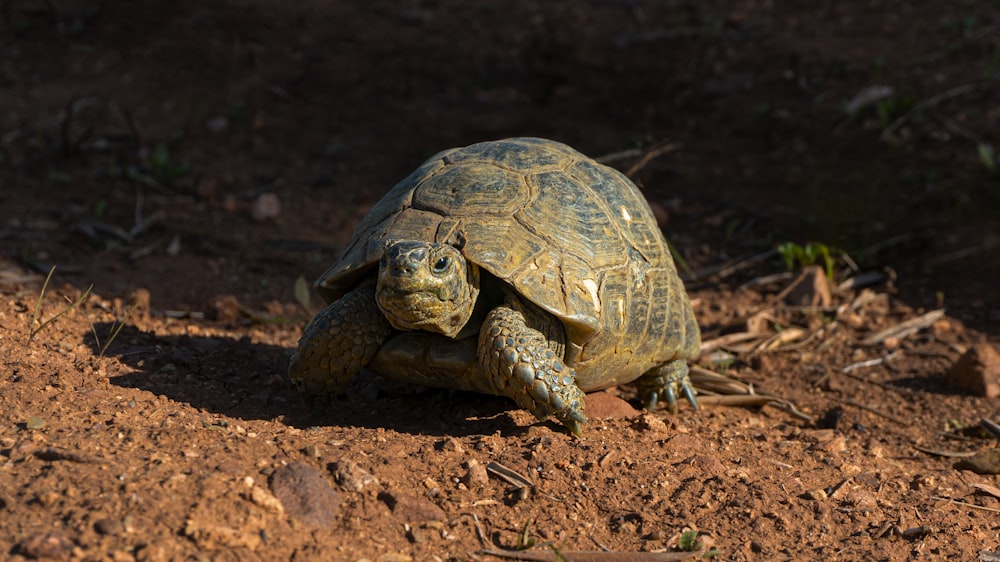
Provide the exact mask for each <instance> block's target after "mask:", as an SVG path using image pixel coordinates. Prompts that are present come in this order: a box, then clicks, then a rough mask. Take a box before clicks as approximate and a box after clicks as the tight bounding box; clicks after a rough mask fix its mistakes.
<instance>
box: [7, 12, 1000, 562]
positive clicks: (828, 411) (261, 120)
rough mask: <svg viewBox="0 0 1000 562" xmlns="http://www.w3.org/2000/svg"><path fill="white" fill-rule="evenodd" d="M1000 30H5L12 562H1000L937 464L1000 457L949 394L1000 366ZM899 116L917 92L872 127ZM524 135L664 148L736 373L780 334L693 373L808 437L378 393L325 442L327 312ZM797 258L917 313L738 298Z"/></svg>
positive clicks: (515, 17) (574, 23) (676, 17)
mask: <svg viewBox="0 0 1000 562" xmlns="http://www.w3.org/2000/svg"><path fill="white" fill-rule="evenodd" d="M992 8H995V6H992V5H990V3H985V2H982V3H951V4H948V7H945V4H944V3H941V2H931V1H929V0H928V1H923V0H921V1H916V2H903V3H901V2H879V1H876V2H869V3H865V4H864V5H863V6H862V5H861V4H859V3H843V2H829V3H822V2H821V3H816V2H784V3H772V2H752V1H743V2H716V1H708V2H652V1H647V0H635V1H621V2H617V1H596V0H594V1H586V2H532V1H516V2H511V1H501V0H497V1H486V2H465V1H460V0H425V1H419V0H413V1H407V2H378V1H373V2H367V3H357V2H353V3H352V2H339V3H338V2H299V3H286V2H274V1H269V0H261V1H258V2H236V1H230V2H224V3H203V2H184V1H181V2H177V1H174V2H155V1H147V2H103V3H101V2H82V1H81V2H70V1H65V2H64V1H54V2H36V1H32V0H21V1H19V0H11V1H8V2H0V16H2V18H0V45H2V56H0V61H2V62H0V185H2V189H0V219H2V222H0V264H2V266H3V267H2V268H0V295H2V305H0V356H2V358H3V365H4V369H3V372H2V373H0V375H2V376H0V558H10V559H13V560H19V559H22V558H24V557H44V556H50V557H52V558H56V559H74V560H76V559H80V560H104V559H112V560H132V559H137V560H188V559H191V560H205V559H210V560H247V559H249V560H252V559H261V560H285V559H295V560H348V561H351V560H359V559H364V558H367V559H370V560H383V561H391V560H410V559H412V560H452V559H454V560H467V559H477V557H478V559H483V560H486V559H494V558H492V557H491V556H489V555H486V554H481V553H480V551H481V550H482V549H484V548H492V549H499V548H507V549H509V548H514V547H516V546H517V545H518V542H519V537H521V536H522V534H526V535H527V536H528V537H529V538H531V539H533V540H535V541H536V542H537V546H542V545H544V544H546V543H547V544H549V545H551V547H554V548H556V549H558V550H560V551H562V552H564V553H567V552H569V551H602V550H604V549H610V550H612V551H657V550H664V549H665V550H668V551H676V550H678V549H679V547H680V542H681V533H682V531H684V530H696V531H697V532H698V533H699V539H700V540H701V542H702V545H701V546H702V548H703V549H706V550H705V551H706V552H712V553H714V554H715V556H716V558H717V559H723V560H744V559H781V558H789V559H824V560H826V559H831V560H835V559H844V560H859V559H865V560H875V559H881V560H903V559H909V558H921V557H923V558H935V559H936V558H953V559H960V560H969V559H973V558H975V557H976V555H977V553H978V552H980V551H981V550H991V551H992V550H997V549H1000V533H998V531H997V525H996V522H995V521H996V513H995V512H996V510H997V509H998V508H1000V499H998V498H997V494H1000V491H997V490H996V489H995V488H992V489H991V488H989V487H985V488H984V487H983V486H984V485H987V486H996V485H997V477H996V476H993V475H978V474H975V473H973V472H970V471H965V470H958V469H955V468H953V465H954V463H955V461H956V459H955V458H952V457H947V456H939V455H934V454H929V453H926V452H923V451H921V450H918V449H915V448H914V447H913V446H914V445H919V446H921V447H925V448H930V449H937V450H963V451H972V450H985V449H989V448H990V447H991V446H992V445H993V444H994V442H993V441H991V440H987V439H986V438H984V437H983V436H982V435H981V433H980V432H975V431H971V430H970V429H969V428H972V429H974V428H975V427H977V426H978V425H979V423H980V419H981V418H993V417H994V416H995V415H996V409H997V407H996V404H995V402H994V400H991V399H988V398H985V397H978V396H973V395H970V394H967V393H965V392H963V391H960V390H956V389H955V388H954V387H953V386H952V385H950V384H949V383H948V379H947V377H946V374H947V372H948V370H949V369H950V368H951V366H952V365H953V364H954V363H955V362H956V361H957V359H958V357H959V356H960V355H961V354H962V353H963V352H964V351H965V350H966V349H968V348H970V347H972V346H973V345H975V344H979V343H983V342H993V343H994V344H995V343H996V342H997V341H998V339H1000V307H998V305H997V303H998V302H1000V266H998V265H997V264H998V263H1000V260H998V259H997V258H998V257H1000V255H998V254H1000V251H998V248H1000V228H998V222H1000V221H998V219H997V216H998V215H997V213H996V208H997V205H998V204H1000V175H998V172H997V171H996V170H995V169H994V170H991V169H990V166H988V165H987V164H988V160H989V159H988V158H983V157H981V156H980V153H983V155H984V156H985V155H986V153H987V152H988V149H987V148H986V147H988V146H990V145H992V146H994V147H996V152H997V153H1000V137H998V136H997V131H1000V96H998V92H1000V87H998V84H997V80H996V78H997V72H998V62H997V61H998V60H1000V58H998V57H1000V18H998V13H997V11H996V10H995V9H992ZM873 86H891V87H892V88H893V92H894V93H893V94H892V95H890V96H889V97H887V98H885V99H883V100H882V101H881V102H880V103H878V102H877V103H873V104H870V105H868V106H865V107H862V108H860V109H859V110H857V111H856V112H854V113H849V112H848V111H847V110H846V108H847V107H848V104H849V102H850V101H851V100H852V99H854V98H855V96H857V95H858V94H860V93H863V92H866V91H867V92H872V91H874V90H871V89H870V88H871V87H873ZM511 135H535V136H545V137H551V138H555V139H558V140H562V141H565V142H568V143H570V144H572V145H573V146H575V147H577V148H579V149H580V150H582V151H583V152H585V153H588V154H591V155H595V156H600V155H609V154H612V155H613V154H615V153H620V152H621V151H623V150H626V149H638V152H636V153H634V154H631V155H628V154H627V155H626V156H625V157H622V158H617V159H615V158H612V160H613V163H614V165H616V166H619V167H621V168H622V169H624V170H629V169H630V168H632V167H635V170H634V171H633V176H634V178H635V179H636V180H637V181H638V182H640V183H641V184H642V185H644V186H645V190H646V193H647V194H648V198H649V199H650V201H651V202H652V203H653V205H654V207H656V209H657V211H658V212H659V214H660V216H661V219H662V225H663V227H664V229H665V231H666V232H667V233H668V235H669V237H670V239H671V241H672V243H673V244H674V245H675V246H676V247H677V249H678V252H679V253H680V255H682V256H683V257H684V259H685V261H686V262H687V264H688V265H689V266H690V268H691V269H692V270H693V271H694V272H696V273H698V275H690V274H689V275H688V276H687V284H688V288H689V289H690V291H691V296H692V298H693V299H695V302H696V312H697V313H698V316H699V321H700V323H701V325H702V329H703V331H704V339H705V340H707V341H710V340H715V339H717V338H719V337H720V336H723V335H725V334H729V333H732V332H739V331H744V330H747V326H748V321H749V325H750V328H751V329H753V330H755V331H756V332H755V333H756V338H755V339H754V340H751V341H749V342H742V343H732V344H730V345H729V346H728V347H727V350H728V351H727V352H726V353H727V354H726V355H724V356H720V355H719V354H718V353H715V354H712V355H709V354H705V355H704V356H703V357H702V358H701V359H700V360H699V363H700V364H702V365H704V366H706V367H710V368H712V369H714V370H716V371H724V372H725V373H726V374H727V375H728V376H731V377H734V378H736V379H738V380H740V381H743V382H744V383H747V384H752V385H753V387H754V388H756V389H758V390H761V391H766V392H769V393H772V394H774V395H777V396H780V397H782V398H785V399H787V400H789V401H791V402H792V403H794V404H795V405H797V407H798V408H799V410H801V411H802V412H804V413H805V414H807V415H808V416H809V418H810V419H805V418H803V417H801V416H796V415H794V414H793V413H790V412H789V411H787V410H784V409H781V408H777V407H772V406H766V407H753V408H749V407H728V406H719V405H708V406H706V407H705V408H704V410H703V411H701V412H697V413H696V412H692V411H691V410H690V408H685V409H682V411H681V413H680V415H678V416H674V417H671V416H669V415H667V414H666V413H665V412H663V411H660V410H657V411H655V412H652V413H645V414H641V415H639V416H636V417H628V416H627V415H626V414H628V411H627V409H623V408H621V407H620V403H616V402H615V400H614V399H613V398H608V397H607V396H603V397H598V398H596V399H595V400H597V401H600V402H602V403H603V404H604V405H605V406H608V407H610V408H611V412H612V417H610V418H608V419H596V417H595V419H593V420H592V421H591V423H590V424H589V426H588V428H587V429H586V433H585V436H584V437H583V438H582V439H574V438H572V437H571V436H570V435H568V434H567V433H566V432H565V431H563V430H562V429H561V428H560V427H558V426H557V425H555V424H553V423H550V422H546V423H539V422H537V421H535V420H534V419H533V418H531V416H530V415H528V414H527V413H526V412H524V411H520V410H516V409H514V407H513V405H512V404H511V403H509V402H507V401H505V400H502V399H498V398H494V397H489V396H480V395H472V394H463V393H456V392H448V391H439V390H430V389H420V388H414V387H408V386H403V385H398V384H392V383H389V382H386V381H383V380H381V379H378V378H377V377H375V376H368V377H365V378H364V379H363V380H359V381H357V384H355V385H354V389H353V392H352V398H351V400H349V401H346V402H344V403H343V404H340V405H338V406H337V407H336V408H335V409H334V410H335V411H330V412H326V413H325V414H323V415H309V414H306V413H305V412H304V408H303V404H302V402H301V400H300V399H299V397H298V396H297V395H296V393H295V392H294V390H293V389H292V388H291V387H290V385H289V383H288V381H287V379H286V377H285V374H284V366H285V364H286V362H287V358H288V355H289V353H290V350H291V348H292V347H293V346H294V345H295V342H296V341H297V338H298V336H299V334H300V332H301V326H302V325H303V324H304V322H305V321H306V320H307V319H308V316H309V312H307V311H306V310H305V309H304V308H303V306H302V305H301V304H300V303H299V302H297V300H296V298H295V289H294V287H295V285H296V283H295V282H296V279H298V278H299V277H303V278H305V279H308V280H312V279H314V278H315V277H316V276H317V275H318V274H319V273H321V272H322V271H323V269H324V268H325V267H327V266H328V265H329V264H330V263H332V262H333V260H335V259H336V257H337V256H338V255H339V251H340V249H341V248H342V245H343V243H344V242H345V241H346V239H347V237H349V236H350V234H351V232H352V230H353V227H354V225H355V224H356V223H357V221H358V220H359V218H360V217H361V216H363V215H364V213H365V211H366V209H367V208H368V207H369V206H370V205H371V204H372V203H373V202H374V201H376V200H377V199H378V198H379V197H380V196H381V194H383V193H384V192H385V191H387V190H388V188H389V187H391V186H392V184H393V183H394V182H395V181H397V180H398V179H400V178H402V177H403V176H404V175H405V174H406V173H408V172H409V171H410V170H411V169H412V168H414V167H415V166H416V165H417V164H418V163H419V162H420V161H421V160H422V159H423V158H425V157H427V156H428V155H430V154H432V153H434V152H436V151H437V150H439V149H442V148H446V147H451V146H458V145H464V144H468V143H470V142H474V141H478V140H486V139H492V138H500V137H505V136H511ZM668 145H672V146H669V147H668ZM663 147H668V148H667V149H665V150H662V151H660V150H658V149H660V148H663ZM643 154H646V155H649V156H655V157H651V158H649V159H646V160H643V159H642V155H643ZM785 240H793V241H796V242H798V243H805V242H808V241H810V240H818V241H820V242H823V243H825V244H826V245H827V246H829V247H831V248H836V249H838V250H843V251H846V252H847V254H848V255H849V256H851V258H853V259H852V260H850V261H848V260H845V259H842V258H839V256H840V255H841V254H840V253H839V252H835V253H834V255H835V256H838V260H837V265H838V270H837V272H836V278H837V280H838V281H840V280H842V279H846V278H849V277H852V276H855V273H854V272H853V271H852V270H851V268H850V267H849V265H850V264H852V263H856V264H857V266H858V268H859V271H861V272H872V271H874V272H883V273H885V274H886V277H885V279H883V280H882V281H880V282H879V283H877V284H876V285H873V286H871V287H869V288H868V290H869V291H870V292H864V291H863V290H861V289H848V290H844V291H839V292H835V293H834V295H833V301H832V303H831V304H830V305H829V306H827V307H821V308H808V307H807V308H803V307H799V306H790V305H788V304H787V301H785V300H782V299H779V298H778V293H779V292H780V291H781V289H782V288H783V287H784V286H785V285H786V284H787V282H788V279H787V278H783V279H778V280H776V281H771V282H765V283H760V282H755V283H750V282H752V281H754V280H758V281H759V280H760V279H761V278H762V277H764V276H769V275H772V274H778V273H782V272H784V271H785V264H784V263H783V262H782V261H781V259H780V258H778V257H776V256H773V255H772V256H770V257H768V258H765V259H762V260H759V261H756V262H753V263H751V264H745V265H746V266H745V267H741V268H729V269H723V270H719V269H717V268H715V266H719V265H724V264H732V263H744V262H742V261H741V260H745V259H747V258H749V257H752V256H755V255H758V254H760V253H762V252H766V251H768V250H770V249H773V248H775V247H776V246H777V245H778V244H779V243H781V242H783V241H785ZM53 265H56V266H57V268H56V270H55V275H54V277H53V279H52V281H51V283H50V284H49V287H48V290H47V291H46V292H45V295H44V298H42V299H40V300H39V292H40V287H41V284H42V279H43V278H44V275H45V273H47V272H48V271H49V269H50V267H51V266H53ZM748 283H750V284H748ZM91 284H93V292H92V293H91V294H90V295H88V296H86V297H85V298H83V299H82V303H81V304H80V305H79V306H78V307H76V308H74V309H73V310H71V311H69V312H68V313H66V314H64V315H62V316H60V317H58V318H57V319H56V320H54V321H52V322H51V323H48V324H46V325H45V326H44V327H42V328H41V329H38V326H39V325H40V324H41V323H42V322H44V321H46V320H48V319H50V318H52V317H53V315H55V314H56V313H58V312H59V311H61V310H65V309H67V308H69V304H70V302H72V301H73V300H74V299H76V298H77V297H79V296H80V295H81V294H82V293H83V291H84V290H85V289H86V288H87V287H88V286H90V285H91ZM137 297H138V298H139V303H140V304H139V306H138V307H136V308H134V309H132V308H131V304H132V303H133V302H134V301H135V299H136V298H137ZM314 300H315V299H314ZM39 302H40V304H41V313H40V314H39V318H38V320H37V321H36V322H35V323H34V324H32V318H33V316H34V311H35V308H36V304H37V303H39ZM312 306H313V307H315V306H316V304H315V303H314V304H313V305H312ZM939 307H944V308H945V309H946V311H947V316H945V317H944V318H942V319H939V320H937V321H936V322H933V323H932V324H930V325H929V326H927V327H925V328H923V329H921V330H919V331H917V332H916V333H914V334H911V335H908V336H904V337H898V338H890V339H888V340H884V341H882V342H880V343H876V344H870V345H866V344H863V343H862V341H863V340H864V339H865V338H866V337H868V336H870V335H871V334H873V333H875V332H876V331H878V330H881V329H884V328H887V327H890V326H892V325H895V324H898V323H900V322H903V321H905V320H909V319H912V318H915V317H918V316H919V315H921V314H924V313H927V312H928V311H931V310H934V309H937V308H939ZM130 310H131V313H129V311H130ZM123 320H124V327H123V328H121V329H120V331H117V332H116V330H117V329H118V328H119V327H120V326H121V322H122V321H123ZM33 326H34V329H33ZM799 329H800V330H801V331H799ZM32 332H34V334H33V337H31V336H32ZM779 333H780V334H781V335H783V337H784V338H785V339H784V340H780V341H778V342H777V343H774V344H773V345H772V344H771V343H770V342H771V341H772V340H767V339H765V338H768V337H770V336H774V335H778V334H779ZM878 359H882V361H881V362H873V363H870V364H864V365H867V366H858V365H859V364H862V362H864V361H868V360H878ZM848 366H854V368H853V369H852V370H849V372H847V373H845V372H844V369H845V367H848ZM618 392H620V396H621V397H624V398H625V399H631V398H632V396H631V395H630V394H629V392H630V391H629V389H621V390H620V391H618ZM594 411H596V406H595V408H594ZM592 417H594V416H592ZM963 428H966V429H963ZM490 463H498V464H499V465H503V466H505V467H507V468H508V469H510V470H512V471H514V472H516V473H518V474H520V475H521V476H522V477H524V478H527V479H528V480H529V481H530V482H531V483H532V485H531V486H530V487H528V488H524V489H519V488H518V487H517V486H515V485H512V484H510V483H508V482H506V481H504V480H502V479H500V478H499V477H497V476H496V475H495V474H493V473H484V472H483V471H482V467H485V466H487V465H489V464H490ZM371 477H373V478H374V480H373V479H372V478H371ZM296 494H299V496H296ZM301 494H304V497H302V496H301ZM275 496H277V497H278V499H279V500H280V501H278V500H276V499H275ZM526 528H527V531H525V529H526ZM708 549H714V550H711V551H709V550H708ZM543 550H545V551H548V552H552V549H551V548H545V549H543ZM577 556H578V555H577ZM565 557H566V559H568V560H574V559H583V558H579V557H577V558H574V555H572V554H565ZM637 559H642V558H637Z"/></svg>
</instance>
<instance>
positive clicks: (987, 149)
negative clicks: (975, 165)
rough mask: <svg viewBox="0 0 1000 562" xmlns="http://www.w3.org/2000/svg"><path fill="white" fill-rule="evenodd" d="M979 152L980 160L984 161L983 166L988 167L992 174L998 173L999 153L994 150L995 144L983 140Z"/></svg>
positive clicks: (987, 169)
mask: <svg viewBox="0 0 1000 562" xmlns="http://www.w3.org/2000/svg"><path fill="white" fill-rule="evenodd" d="M977 152H978V153H979V161H980V162H982V163H983V167H984V168H986V171H988V172H989V173H991V174H995V173H997V170H998V169H1000V167H998V164H997V154H996V151H994V150H993V145H992V144H987V143H985V142H981V143H979V147H978V148H977Z"/></svg>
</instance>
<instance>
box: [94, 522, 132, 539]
mask: <svg viewBox="0 0 1000 562" xmlns="http://www.w3.org/2000/svg"><path fill="white" fill-rule="evenodd" d="M94 530H95V531H97V532H98V533H100V534H102V535H110V536H116V535H120V534H121V533H122V531H124V530H125V526H124V525H123V524H122V522H121V521H119V520H118V519H111V518H104V519H98V520H97V521H95V522H94Z"/></svg>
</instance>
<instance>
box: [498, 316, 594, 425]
mask: <svg viewBox="0 0 1000 562" xmlns="http://www.w3.org/2000/svg"><path fill="white" fill-rule="evenodd" d="M525 312H526V310H525V308H524V307H523V306H520V303H518V302H516V299H508V302H507V303H506V304H504V305H502V306H498V307H497V308H494V309H493V310H492V311H490V313H489V314H488V315H487V316H486V321H485V322H484V323H483V327H482V330H481V331H480V333H479V362H480V364H481V366H482V368H483V371H484V372H485V373H486V376H487V377H488V378H489V379H490V381H491V382H492V384H493V388H494V392H495V393H496V394H499V395H501V396H509V397H510V398H513V399H514V400H515V401H516V402H517V404H518V405H519V406H521V407H522V408H524V409H526V410H528V411H529V412H531V413H532V414H534V415H535V417H536V418H538V419H540V420H544V419H545V418H546V417H548V416H549V415H553V416H555V417H556V419H558V420H559V421H560V422H562V424H563V425H565V426H566V427H567V428H568V429H569V430H570V431H571V432H572V433H573V434H574V435H576V436H578V437H579V436H580V435H581V432H582V429H583V424H585V423H587V418H586V417H585V416H584V415H583V404H584V399H583V391H582V390H580V388H579V387H578V386H577V385H576V372H574V371H573V369H572V368H570V367H569V366H568V365H566V364H565V363H563V362H562V358H561V357H558V356H557V355H556V353H555V352H554V351H552V346H550V343H549V341H548V340H547V339H546V337H545V335H544V334H543V332H542V331H541V330H538V329H535V328H533V327H532V326H530V325H529V323H532V324H535V325H538V324H539V323H544V322H546V321H551V322H555V321H556V320H555V319H551V318H548V317H545V316H543V315H540V314H539V315H534V317H533V318H531V319H530V320H529V319H528V318H526V315H525ZM529 316H530V313H529ZM557 343H558V345H556V346H555V347H562V346H563V344H564V342H557Z"/></svg>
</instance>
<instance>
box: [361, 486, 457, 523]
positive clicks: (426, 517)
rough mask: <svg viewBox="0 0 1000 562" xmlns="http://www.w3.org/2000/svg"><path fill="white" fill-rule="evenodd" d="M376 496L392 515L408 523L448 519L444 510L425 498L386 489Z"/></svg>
mask: <svg viewBox="0 0 1000 562" xmlns="http://www.w3.org/2000/svg"><path fill="white" fill-rule="evenodd" d="M378 498H379V499H380V500H382V501H383V502H385V504H386V505H387V506H389V509H391V510H392V514H393V515H394V516H396V517H397V518H399V519H401V520H403V521H406V522H409V523H422V522H424V521H445V520H447V519H448V515H447V514H445V512H444V510H443V509H441V508H440V507H438V505H437V504H435V503H434V502H432V501H430V500H429V499H427V498H422V497H420V496H411V495H409V494H397V493H395V492H388V491H386V492H382V493H380V494H379V495H378Z"/></svg>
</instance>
